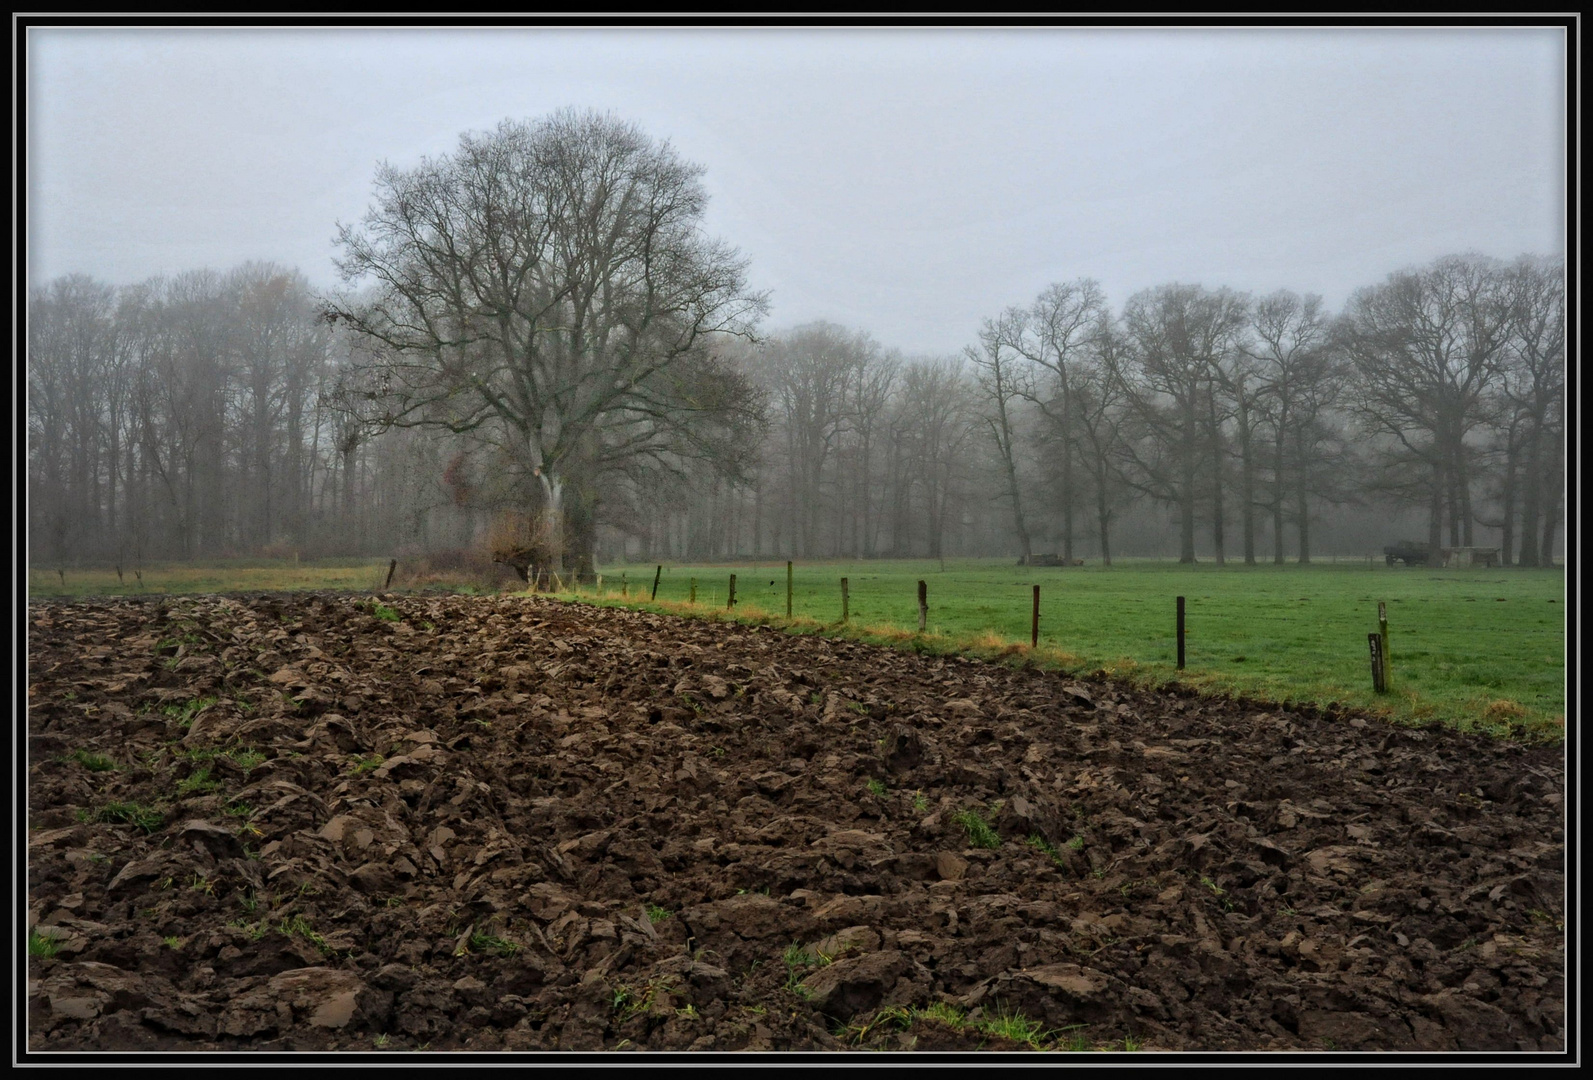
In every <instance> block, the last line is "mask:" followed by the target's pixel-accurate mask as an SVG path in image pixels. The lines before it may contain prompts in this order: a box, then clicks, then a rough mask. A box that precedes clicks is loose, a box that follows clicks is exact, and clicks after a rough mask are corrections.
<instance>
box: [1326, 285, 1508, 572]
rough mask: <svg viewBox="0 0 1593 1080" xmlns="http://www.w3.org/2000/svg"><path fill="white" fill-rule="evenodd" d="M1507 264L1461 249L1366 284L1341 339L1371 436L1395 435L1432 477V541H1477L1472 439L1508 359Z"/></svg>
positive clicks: (1348, 313)
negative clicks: (1444, 532)
mask: <svg viewBox="0 0 1593 1080" xmlns="http://www.w3.org/2000/svg"><path fill="white" fill-rule="evenodd" d="M1501 271H1502V268H1501V266H1500V264H1499V263H1497V262H1496V261H1495V260H1493V259H1487V258H1484V257H1482V256H1478V255H1452V256H1447V257H1445V258H1442V259H1439V260H1437V261H1436V262H1434V263H1432V264H1431V265H1430V266H1427V267H1424V268H1422V269H1419V270H1407V271H1402V272H1400V273H1396V274H1391V275H1390V276H1389V278H1388V280H1387V281H1386V282H1384V283H1383V284H1381V285H1375V286H1371V287H1368V288H1364V289H1360V290H1358V291H1357V292H1356V293H1355V294H1354V296H1352V297H1351V298H1350V303H1349V307H1348V309H1347V311H1346V312H1345V314H1344V316H1343V317H1342V318H1341V319H1340V321H1339V323H1338V332H1337V341H1338V346H1339V348H1341V349H1342V350H1343V352H1344V354H1345V356H1346V357H1347V358H1348V360H1349V362H1350V363H1351V364H1352V365H1353V366H1354V371H1355V379H1354V381H1353V385H1354V388H1355V411H1356V414H1357V415H1358V416H1359V417H1360V419H1361V421H1362V423H1363V425H1364V427H1365V429H1366V430H1367V432H1368V433H1369V434H1372V435H1379V436H1384V437H1387V438H1390V439H1392V440H1394V441H1395V442H1397V443H1398V444H1399V445H1400V446H1402V447H1403V448H1404V449H1405V450H1406V451H1408V452H1409V453H1410V455H1411V456H1412V457H1413V458H1415V459H1416V460H1419V461H1420V462H1422V463H1423V464H1424V465H1425V466H1426V468H1427V469H1428V471H1429V474H1430V476H1431V478H1432V479H1431V487H1430V491H1429V494H1430V503H1429V518H1428V521H1429V524H1428V541H1429V542H1430V543H1431V545H1432V546H1433V547H1434V548H1435V549H1436V548H1437V547H1438V545H1439V541H1440V537H1441V526H1440V522H1441V521H1442V520H1443V519H1444V517H1447V520H1448V523H1449V534H1450V535H1449V539H1450V543H1451V544H1454V545H1460V544H1465V545H1467V546H1470V545H1471V543H1472V539H1473V534H1472V526H1473V521H1474V520H1475V516H1474V514H1473V512H1472V483H1473V480H1474V470H1473V462H1474V458H1475V457H1476V453H1477V451H1476V448H1475V447H1474V446H1473V445H1471V444H1470V443H1469V442H1468V438H1469V436H1470V435H1471V434H1472V432H1473V430H1475V429H1476V428H1477V427H1478V426H1479V425H1480V424H1482V422H1483V421H1484V419H1485V413H1486V409H1485V403H1486V399H1487V395H1488V393H1489V391H1490V390H1491V388H1492V386H1493V384H1494V382H1495V380H1496V378H1497V376H1498V374H1499V371H1500V368H1501V365H1502V363H1503V360H1504V354H1505V347H1506V344H1507V339H1508V335H1509V330H1510V326H1511V324H1512V315H1513V308H1512V305H1511V303H1510V297H1509V292H1508V289H1507V288H1506V287H1505V284H1504V275H1503V274H1502V272H1501Z"/></svg>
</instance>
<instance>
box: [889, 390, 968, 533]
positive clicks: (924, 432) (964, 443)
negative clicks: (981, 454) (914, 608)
mask: <svg viewBox="0 0 1593 1080" xmlns="http://www.w3.org/2000/svg"><path fill="white" fill-rule="evenodd" d="M900 420H901V424H902V428H901V430H902V431H903V433H904V434H905V436H906V439H907V440H908V441H909V444H910V445H911V447H912V452H911V455H910V457H911V460H912V462H913V476H914V480H915V481H916V484H917V486H918V487H919V488H920V490H921V491H922V493H923V512H924V525H925V534H926V538H927V540H928V547H929V557H930V558H932V559H940V558H944V556H945V536H946V524H947V521H948V519H949V512H950V509H951V506H952V503H953V502H955V501H956V489H957V487H958V484H959V482H960V481H962V480H963V479H964V478H965V477H966V475H967V473H968V464H969V461H968V458H969V455H968V445H969V443H970V441H971V440H972V436H973V432H974V430H975V425H976V424H977V422H978V418H977V413H976V411H975V410H974V407H973V398H972V388H971V387H970V386H969V384H968V381H967V378H966V376H965V375H964V374H963V372H962V370H961V364H960V363H959V362H958V361H957V360H955V359H946V360H920V361H917V362H914V363H910V364H908V365H907V368H906V370H905V371H904V372H903V375H902V398H901V403H900Z"/></svg>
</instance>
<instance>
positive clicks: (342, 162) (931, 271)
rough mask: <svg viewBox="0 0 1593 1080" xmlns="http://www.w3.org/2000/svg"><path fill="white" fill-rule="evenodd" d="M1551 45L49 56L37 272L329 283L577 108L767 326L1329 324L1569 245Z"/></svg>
mask: <svg viewBox="0 0 1593 1080" xmlns="http://www.w3.org/2000/svg"><path fill="white" fill-rule="evenodd" d="M1563 42H1564V38H1563V34H1562V32H1561V31H1559V30H1538V29H1526V30H1501V29H1493V28H1487V29H1477V30H1368V31H1352V30H1300V31H1292V30H1291V31H1283V30H1132V29H1130V30H1115V31H1100V30H1083V29H1037V30H1023V31H1008V30H1001V31H978V30H973V31H970V30H963V29H955V30H952V29H944V30H876V31H857V30H831V31H824V30H813V31H810V30H789V29H769V30H751V31H745V30H734V31H732V30H699V29H673V30H644V31H626V32H618V31H610V30H588V31H566V30H539V29H526V30H499V29H482V30H460V31H438V30H425V29H422V30H349V31H322V30H301V31H276V30H255V29H242V30H230V31H200V30H167V29H149V30H56V29H51V30H42V31H41V30H30V31H29V32H28V84H27V92H28V98H27V105H28V114H27V121H28V128H27V137H28V195H29V204H28V210H29V220H28V237H29V267H30V272H31V275H32V278H33V281H34V283H38V282H39V281H42V280H47V279H48V278H51V277H54V276H57V275H60V274H65V273H70V272H73V271H81V272H85V273H89V274H92V275H94V276H96V277H99V278H101V279H103V280H107V281H111V282H113V283H116V284H124V283H129V282H133V281H137V280H141V279H143V278H145V277H148V276H151V275H154V274H158V273H173V272H178V271H182V270H187V269H193V268H198V267H203V266H209V267H212V268H215V269H226V268H228V267H231V266H234V265H236V264H238V263H240V262H243V261H245V260H248V259H261V260H273V261H276V262H279V263H283V264H286V265H292V266H297V267H298V268H299V269H300V270H302V271H303V272H304V274H305V275H306V276H307V277H308V278H309V279H310V281H311V282H312V283H313V284H314V285H316V286H317V287H323V288H325V287H331V286H334V285H335V284H336V283H337V276H336V272H335V269H334V267H333V264H332V257H333V255H334V254H335V246H334V243H333V236H334V229H335V225H336V223H337V222H339V221H345V222H348V221H354V220H357V219H358V218H359V217H360V216H361V215H362V213H363V212H364V210H365V207H366V206H367V204H368V203H369V200H370V195H371V182H372V179H373V177H374V175H375V168H376V164H377V162H378V161H381V160H384V159H385V160H386V161H388V162H390V163H392V164H393V165H395V166H400V167H403V166H410V165H414V164H417V163H418V162H419V161H420V160H421V158H422V157H423V156H426V155H437V154H443V153H447V152H450V151H451V150H453V149H454V148H455V146H456V145H457V140H458V137H459V134H460V133H461V132H464V131H479V130H483V129H486V128H489V127H492V126H494V125H496V124H497V122H498V121H499V120H501V119H503V118H505V117H516V118H533V119H534V118H540V117H542V116H545V115H547V114H548V113H550V112H552V111H553V110H555V109H557V108H559V107H561V106H565V105H575V106H581V107H593V108H597V109H600V110H608V111H612V112H613V113H615V114H616V115H618V116H619V117H621V118H623V119H625V120H630V121H634V122H636V123H638V124H639V125H641V127H642V128H643V129H644V130H645V131H647V132H648V133H649V134H650V135H653V136H654V137H657V138H660V139H668V140H670V141H671V142H672V143H673V144H674V146H675V147H676V148H677V149H678V150H679V151H680V152H681V154H682V155H683V156H684V157H686V158H687V159H689V160H692V161H695V162H697V163H699V164H701V165H703V166H705V167H706V169H707V174H706V177H705V182H706V184H707V187H708V190H709V192H710V194H711V196H712V199H711V203H710V209H709V213H708V221H707V225H708V228H709V230H710V231H711V232H713V233H714V234H716V235H718V236H720V237H722V238H724V239H726V240H728V241H729V242H730V243H732V244H734V245H736V246H737V247H739V248H740V249H741V250H742V251H743V252H744V253H745V254H746V255H747V256H748V257H749V258H750V260H751V275H752V282H753V284H754V285H755V286H756V287H758V288H764V289H769V290H771V291H772V293H773V310H772V314H771V318H770V320H769V322H768V324H767V326H768V327H769V328H771V329H778V328H782V327H789V326H792V325H795V324H797V323H800V322H804V321H807V320H811V319H820V318H822V319H829V320H831V321H834V322H839V323H843V324H846V325H849V326H852V327H856V328H860V329H865V330H867V331H869V332H870V333H872V334H873V335H874V336H875V337H876V338H878V339H879V340H880V341H881V343H882V344H884V345H886V346H895V347H899V348H901V349H903V350H905V351H907V352H909V353H930V354H943V353H950V352H955V351H957V350H959V349H960V348H961V347H962V346H963V345H965V344H968V343H971V342H972V341H973V340H974V334H975V332H976V331H977V329H978V325H979V322H980V320H981V319H983V318H985V317H986V316H991V315H995V314H997V313H998V312H999V311H1000V310H1001V309H1002V308H1004V307H1007V306H1009V305H1013V304H1022V303H1027V302H1028V301H1030V300H1031V299H1032V298H1033V297H1034V296H1035V295H1036V294H1037V293H1038V292H1039V291H1040V290H1041V289H1042V288H1044V286H1045V285H1046V284H1047V283H1049V282H1052V281H1058V280H1066V279H1071V278H1075V277H1079V276H1092V277H1095V278H1098V279H1099V280H1100V281H1101V282H1102V283H1103V285H1104V286H1105V287H1106V289H1107V292H1108V295H1109V297H1110V299H1111V301H1112V303H1113V305H1114V306H1118V307H1120V306H1121V304H1122V301H1123V300H1124V299H1126V298H1127V297H1128V296H1129V295H1130V294H1132V293H1133V292H1135V291H1137V290H1139V289H1142V288H1147V287H1150V286H1154V285H1158V284H1163V283H1166V282H1170V281H1185V282H1199V283H1203V284H1206V285H1209V286H1217V285H1228V286H1232V287H1234V288H1238V289H1243V290H1251V291H1270V290H1272V289H1277V288H1291V289H1294V290H1296V291H1300V292H1307V291H1310V292H1319V293H1322V294H1323V295H1324V296H1325V297H1326V298H1327V301H1328V302H1329V304H1331V305H1333V306H1335V307H1337V306H1338V305H1340V304H1342V303H1343V301H1344V300H1345V298H1346V297H1347V296H1348V295H1349V293H1350V292H1351V291H1352V290H1353V289H1354V288H1356V287H1357V286H1360V285H1365V284H1371V283H1373V282H1375V281H1379V280H1381V279H1382V278H1383V277H1384V276H1385V275H1387V274H1388V273H1389V272H1391V271H1393V270H1396V269H1399V268H1401V267H1404V266H1409V265H1412V264H1418V263H1423V262H1426V261H1428V260H1431V259H1433V258H1435V257H1437V256H1439V255H1443V254H1448V253H1450V252H1455V251H1465V250H1477V251H1481V252H1484V253H1486V254H1491V255H1496V256H1499V257H1501V258H1511V257H1514V256H1515V255H1517V254H1520V253H1522V252H1534V253H1543V254H1550V253H1560V252H1562V251H1563V247H1564V222H1565V215H1564V203H1565V167H1566V166H1565V160H1566V159H1565V143H1566V137H1567V135H1566V127H1565V92H1566V91H1565V62H1564V57H1565V52H1564V44H1563Z"/></svg>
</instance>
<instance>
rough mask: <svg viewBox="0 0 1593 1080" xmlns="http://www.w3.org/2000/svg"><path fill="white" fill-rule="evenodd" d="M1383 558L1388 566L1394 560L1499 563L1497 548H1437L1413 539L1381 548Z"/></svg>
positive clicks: (1435, 563)
mask: <svg viewBox="0 0 1593 1080" xmlns="http://www.w3.org/2000/svg"><path fill="white" fill-rule="evenodd" d="M1383 559H1384V561H1386V562H1387V563H1388V565H1389V566H1393V565H1394V563H1395V562H1396V561H1398V562H1402V563H1404V564H1405V565H1406V566H1453V567H1462V566H1482V567H1493V566H1498V565H1499V549H1498V548H1496V547H1493V548H1483V547H1457V548H1439V549H1437V551H1436V553H1435V552H1434V550H1433V548H1432V547H1431V545H1428V544H1422V543H1418V542H1417V541H1415V540H1401V541H1400V542H1399V543H1397V544H1391V545H1390V546H1388V547H1386V548H1384V549H1383Z"/></svg>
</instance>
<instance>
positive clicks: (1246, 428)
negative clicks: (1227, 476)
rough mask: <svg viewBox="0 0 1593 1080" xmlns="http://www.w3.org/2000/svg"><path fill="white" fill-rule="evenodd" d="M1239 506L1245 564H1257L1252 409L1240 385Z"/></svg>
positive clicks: (1242, 386) (1241, 384)
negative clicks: (1251, 454) (1251, 457)
mask: <svg viewBox="0 0 1593 1080" xmlns="http://www.w3.org/2000/svg"><path fill="white" fill-rule="evenodd" d="M1238 396H1239V507H1240V518H1241V520H1242V522H1243V525H1244V545H1245V565H1246V566H1254V565H1255V564H1256V488H1255V463H1254V462H1252V461H1251V460H1250V409H1249V407H1248V406H1247V405H1246V403H1245V392H1244V384H1243V383H1242V382H1241V383H1240V385H1239V395H1238Z"/></svg>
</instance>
